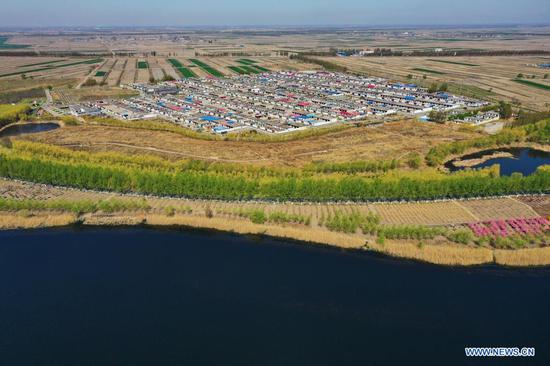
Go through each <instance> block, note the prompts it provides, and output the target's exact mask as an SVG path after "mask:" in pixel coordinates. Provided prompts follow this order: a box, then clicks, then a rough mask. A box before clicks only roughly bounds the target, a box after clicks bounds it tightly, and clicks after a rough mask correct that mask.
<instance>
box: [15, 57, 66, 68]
mask: <svg viewBox="0 0 550 366" xmlns="http://www.w3.org/2000/svg"><path fill="white" fill-rule="evenodd" d="M63 61H67V60H65V59H63V60H54V61H45V62H38V63H35V64H28V65H21V66H19V67H18V68H19V69H22V68H24V67H31V66H42V65H50V64H55V63H58V62H63Z"/></svg>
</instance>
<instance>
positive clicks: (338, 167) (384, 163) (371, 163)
mask: <svg viewBox="0 0 550 366" xmlns="http://www.w3.org/2000/svg"><path fill="white" fill-rule="evenodd" d="M397 168H399V161H398V160H397V159H392V160H358V161H351V162H347V163H327V162H314V163H312V164H310V165H307V166H306V167H305V171H309V172H315V173H346V174H355V173H369V172H370V173H376V172H387V171H389V170H393V169H397Z"/></svg>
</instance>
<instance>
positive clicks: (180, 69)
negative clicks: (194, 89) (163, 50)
mask: <svg viewBox="0 0 550 366" xmlns="http://www.w3.org/2000/svg"><path fill="white" fill-rule="evenodd" d="M168 62H169V63H170V64H171V65H172V66H174V68H175V69H176V70H177V71H178V72H179V73H180V74H181V75H182V76H183V77H186V78H194V77H196V76H197V75H195V73H194V72H193V71H191V70H189V69H188V68H186V67H184V66H183V65H182V64H181V62H179V61H178V60H176V59H175V58H170V59H168Z"/></svg>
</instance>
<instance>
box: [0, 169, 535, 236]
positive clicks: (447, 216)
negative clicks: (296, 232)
mask: <svg viewBox="0 0 550 366" xmlns="http://www.w3.org/2000/svg"><path fill="white" fill-rule="evenodd" d="M0 193H1V194H2V197H4V198H17V199H40V200H52V199H55V200H60V199H65V200H74V201H82V200H93V201H99V200H105V199H109V198H111V199H112V198H114V197H116V198H118V199H122V200H133V199H134V198H133V197H128V196H122V195H119V194H116V193H99V192H87V191H78V190H67V189H64V188H56V187H45V186H41V185H37V184H33V183H23V182H16V181H10V180H5V179H0ZM525 199H531V197H525ZM501 201H502V199H484V200H473V201H468V202H469V203H471V205H470V206H471V207H472V208H471V210H472V211H470V210H465V209H464V208H462V207H461V205H462V204H463V202H464V201H447V202H428V203H393V204H378V203H373V204H351V205H346V204H293V205H290V204H283V203H260V202H258V203H252V202H221V201H212V202H210V201H206V200H193V199H167V198H152V197H150V198H147V203H148V204H149V205H151V207H152V208H153V210H156V211H157V212H164V211H165V210H166V209H167V208H169V207H175V208H178V209H182V210H183V209H184V208H185V210H186V211H188V212H189V214H190V215H193V216H198V217H204V212H205V210H206V209H207V208H209V209H210V210H212V212H213V214H214V216H216V217H224V218H227V219H239V218H240V217H239V215H238V212H243V211H251V210H261V211H264V212H265V213H266V214H267V215H269V214H271V213H284V214H286V215H296V216H302V217H304V218H310V219H311V226H313V227H317V228H318V226H319V223H320V222H322V221H323V219H326V218H327V217H330V216H331V215H335V214H337V213H340V214H352V213H359V214H361V215H367V214H369V213H375V214H378V215H379V216H380V219H381V222H382V224H384V225H425V226H447V225H464V224H468V223H474V222H477V221H478V220H476V219H474V218H473V217H475V216H483V212H488V211H490V210H491V209H493V210H496V209H498V207H500V205H501V204H502V202H501ZM457 203H458V204H457ZM474 207H475V208H474ZM477 210H481V211H477ZM518 215H520V212H510V211H506V212H502V213H500V214H496V213H495V215H493V216H494V217H497V218H498V219H514V218H518V217H521V215H520V216H518ZM527 217H536V216H533V215H532V214H531V215H529V216H527ZM324 230H326V229H324Z"/></svg>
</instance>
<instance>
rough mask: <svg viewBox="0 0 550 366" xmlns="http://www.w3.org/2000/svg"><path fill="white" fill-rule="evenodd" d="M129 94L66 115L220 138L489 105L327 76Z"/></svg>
mask: <svg viewBox="0 0 550 366" xmlns="http://www.w3.org/2000/svg"><path fill="white" fill-rule="evenodd" d="M124 87H125V88H129V89H133V90H136V91H138V92H139V93H140V95H139V96H138V97H134V98H129V99H121V100H116V101H114V100H99V101H95V102H91V103H85V104H82V103H81V104H72V105H70V106H69V110H68V111H67V112H68V113H71V114H72V115H75V116H85V115H92V116H93V115H95V116H109V117H113V118H117V119H120V120H128V121H133V120H141V119H150V118H162V119H165V120H169V121H171V122H174V123H177V124H179V125H181V126H185V127H187V128H190V129H193V130H197V131H208V132H211V133H216V134H225V133H229V132H237V131H243V130H251V129H253V130H257V131H260V132H265V133H287V132H291V131H295V130H298V129H305V128H310V127H317V126H322V125H327V124H334V123H345V122H351V121H357V120H364V119H366V118H367V117H377V118H379V119H383V118H384V117H387V116H392V115H397V114H399V115H404V116H413V117H414V116H418V117H420V116H421V115H425V114H427V113H429V112H430V111H432V110H435V111H444V112H450V111H457V110H475V109H478V108H480V107H483V106H486V105H488V103H487V102H484V101H481V100H477V99H472V98H467V97H462V96H457V95H453V94H450V93H447V92H434V93H430V92H428V90H427V89H425V88H422V87H419V86H417V85H415V84H402V83H391V82H389V81H387V80H385V79H382V78H372V77H364V76H355V75H352V74H345V73H332V72H325V71H314V72H272V73H262V74H258V75H243V76H236V77H233V78H202V79H198V78H184V79H181V80H177V81H168V82H162V83H157V84H146V83H131V84H128V85H124Z"/></svg>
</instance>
